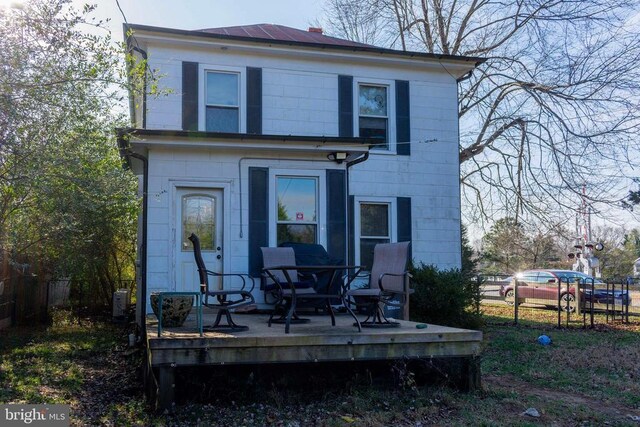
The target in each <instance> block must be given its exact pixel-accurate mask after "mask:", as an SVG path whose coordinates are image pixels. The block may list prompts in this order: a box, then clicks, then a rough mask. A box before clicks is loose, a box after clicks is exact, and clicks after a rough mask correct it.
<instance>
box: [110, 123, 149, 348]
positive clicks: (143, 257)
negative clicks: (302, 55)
mask: <svg viewBox="0 0 640 427" xmlns="http://www.w3.org/2000/svg"><path fill="white" fill-rule="evenodd" d="M118 145H119V146H120V152H121V155H122V157H125V158H126V157H132V158H134V159H138V160H140V161H141V162H142V244H141V245H140V295H141V297H142V304H140V301H138V302H137V303H138V304H140V317H141V322H142V325H140V326H141V327H140V330H141V334H140V339H141V340H142V341H146V339H147V336H146V335H147V328H146V326H145V323H146V318H147V235H148V231H147V214H148V210H149V197H148V196H147V194H148V193H149V159H147V158H146V157H145V156H143V155H142V154H138V153H134V152H132V151H130V148H131V147H130V146H129V144H128V142H127V140H126V139H125V135H124V134H120V135H119V136H118ZM127 162H128V160H127ZM129 167H131V165H130V164H129Z"/></svg>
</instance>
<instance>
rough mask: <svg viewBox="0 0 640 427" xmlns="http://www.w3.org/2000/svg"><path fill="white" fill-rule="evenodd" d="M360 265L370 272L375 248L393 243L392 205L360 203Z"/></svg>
mask: <svg viewBox="0 0 640 427" xmlns="http://www.w3.org/2000/svg"><path fill="white" fill-rule="evenodd" d="M358 209H359V215H358V216H359V218H360V227H359V229H360V234H359V242H358V248H359V251H358V252H359V254H360V261H359V265H362V266H364V267H365V270H370V269H371V266H372V265H373V248H374V247H375V246H376V245H377V244H378V243H390V242H391V241H392V222H391V221H392V220H391V204H390V203H374V202H360V203H359V204H358Z"/></svg>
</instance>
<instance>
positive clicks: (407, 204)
mask: <svg viewBox="0 0 640 427" xmlns="http://www.w3.org/2000/svg"><path fill="white" fill-rule="evenodd" d="M396 205H397V210H398V215H397V217H396V218H397V223H398V242H410V241H411V197H398V198H397V201H396ZM409 258H411V246H409Z"/></svg>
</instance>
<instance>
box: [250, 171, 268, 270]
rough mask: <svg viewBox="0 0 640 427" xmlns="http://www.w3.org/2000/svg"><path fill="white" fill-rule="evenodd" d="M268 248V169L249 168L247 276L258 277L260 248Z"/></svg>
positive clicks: (260, 264) (260, 266)
mask: <svg viewBox="0 0 640 427" xmlns="http://www.w3.org/2000/svg"><path fill="white" fill-rule="evenodd" d="M266 246H269V169H268V168H249V274H250V275H251V276H253V277H260V270H261V269H262V251H261V250H260V248H261V247H266Z"/></svg>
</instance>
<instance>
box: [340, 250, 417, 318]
mask: <svg viewBox="0 0 640 427" xmlns="http://www.w3.org/2000/svg"><path fill="white" fill-rule="evenodd" d="M409 245H410V242H400V243H383V244H382V243H379V244H377V245H376V246H375V247H374V249H373V265H372V266H371V273H370V277H369V286H368V287H366V288H360V289H351V290H349V291H347V293H346V296H347V298H353V301H354V302H355V305H356V306H357V307H362V308H364V309H365V310H366V314H367V315H368V317H367V318H366V319H365V320H364V322H360V324H361V325H362V327H365V328H366V327H369V328H376V327H377V328H384V327H387V328H388V327H397V326H400V323H398V322H396V321H392V320H389V319H387V317H386V316H385V314H384V306H385V305H386V306H389V307H398V308H400V310H403V309H404V306H405V304H409V295H410V294H412V293H413V289H410V288H409V279H410V278H411V275H410V274H409V272H408V271H407V264H408V262H409ZM405 320H409V319H405Z"/></svg>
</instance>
